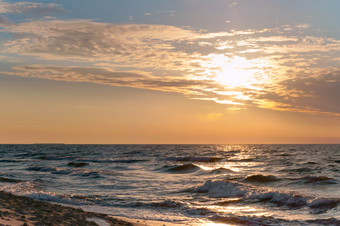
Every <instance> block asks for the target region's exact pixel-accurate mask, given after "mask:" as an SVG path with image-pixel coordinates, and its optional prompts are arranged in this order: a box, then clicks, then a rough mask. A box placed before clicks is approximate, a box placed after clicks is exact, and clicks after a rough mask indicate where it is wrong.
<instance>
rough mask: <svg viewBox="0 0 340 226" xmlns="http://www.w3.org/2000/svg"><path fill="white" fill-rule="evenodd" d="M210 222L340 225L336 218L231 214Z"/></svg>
mask: <svg viewBox="0 0 340 226" xmlns="http://www.w3.org/2000/svg"><path fill="white" fill-rule="evenodd" d="M209 220H211V221H213V222H218V223H224V224H228V225H229V224H231V225H235V224H236V225H268V226H277V225H311V224H312V225H340V220H337V219H335V218H328V219H317V220H305V221H299V220H292V221H290V220H286V219H279V218H274V217H271V216H268V217H267V216H236V215H232V214H230V215H229V216H219V215H217V214H216V215H215V216H213V217H209Z"/></svg>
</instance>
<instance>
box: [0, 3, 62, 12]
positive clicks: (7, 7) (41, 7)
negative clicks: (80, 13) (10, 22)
mask: <svg viewBox="0 0 340 226" xmlns="http://www.w3.org/2000/svg"><path fill="white" fill-rule="evenodd" d="M65 12H66V10H64V9H63V8H62V7H61V5H59V4H55V3H32V2H16V3H9V2H6V1H3V0H1V1H0V13H12V14H22V13H32V14H35V15H40V16H44V15H47V14H50V13H65Z"/></svg>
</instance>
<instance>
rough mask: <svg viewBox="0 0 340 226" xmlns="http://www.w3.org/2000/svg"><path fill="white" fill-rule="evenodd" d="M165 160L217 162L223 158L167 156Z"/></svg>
mask: <svg viewBox="0 0 340 226" xmlns="http://www.w3.org/2000/svg"><path fill="white" fill-rule="evenodd" d="M166 160H167V161H178V162H218V161H221V160H223V158H219V157H169V158H166Z"/></svg>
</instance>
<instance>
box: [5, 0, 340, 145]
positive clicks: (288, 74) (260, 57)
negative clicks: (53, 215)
mask: <svg viewBox="0 0 340 226" xmlns="http://www.w3.org/2000/svg"><path fill="white" fill-rule="evenodd" d="M339 10H340V1H339V0H322V1H320V0H97V1H93V0H54V1H48V0H42V1H39V0H35V1H29V0H28V1H25V2H21V1H13V0H11V1H9V0H0V105H1V108H0V143H46V142H47V143H59V142H62V143H106V144H115V143H119V144H131V143H136V144H137V143H144V144H147V143H181V144H183V143H222V144H229V143H340V23H339V21H340V13H339Z"/></svg>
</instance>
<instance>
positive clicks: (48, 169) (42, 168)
mask: <svg viewBox="0 0 340 226" xmlns="http://www.w3.org/2000/svg"><path fill="white" fill-rule="evenodd" d="M27 170H32V171H41V172H52V171H55V170H56V169H55V168H52V167H48V166H30V167H28V168H27Z"/></svg>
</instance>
